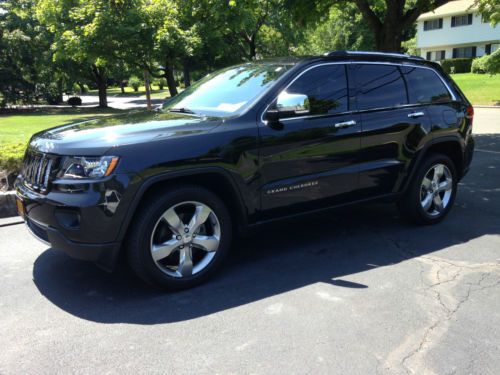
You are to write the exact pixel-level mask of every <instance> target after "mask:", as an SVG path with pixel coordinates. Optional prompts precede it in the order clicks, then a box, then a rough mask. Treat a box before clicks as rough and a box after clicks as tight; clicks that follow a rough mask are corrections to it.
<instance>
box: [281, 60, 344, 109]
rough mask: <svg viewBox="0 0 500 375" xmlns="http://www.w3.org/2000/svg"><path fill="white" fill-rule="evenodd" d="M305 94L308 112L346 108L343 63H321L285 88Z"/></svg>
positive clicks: (288, 90) (292, 92)
mask: <svg viewBox="0 0 500 375" xmlns="http://www.w3.org/2000/svg"><path fill="white" fill-rule="evenodd" d="M286 91H287V92H288V93H289V94H303V95H307V97H308V99H309V106H310V114H311V115H321V114H327V113H340V112H345V111H347V110H348V96H347V78H346V71H345V66H344V65H323V66H318V67H317V68H313V69H311V70H308V71H307V72H305V73H304V74H303V75H301V76H300V77H299V78H298V79H297V80H296V81H295V82H294V83H292V84H291V85H290V87H288V88H287V90H286Z"/></svg>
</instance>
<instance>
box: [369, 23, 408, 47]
mask: <svg viewBox="0 0 500 375" xmlns="http://www.w3.org/2000/svg"><path fill="white" fill-rule="evenodd" d="M402 35H403V30H401V28H399V27H397V26H391V25H389V24H387V23H385V24H384V25H383V26H382V27H381V28H380V29H379V31H378V32H376V33H375V48H376V50H377V51H382V52H401V39H402Z"/></svg>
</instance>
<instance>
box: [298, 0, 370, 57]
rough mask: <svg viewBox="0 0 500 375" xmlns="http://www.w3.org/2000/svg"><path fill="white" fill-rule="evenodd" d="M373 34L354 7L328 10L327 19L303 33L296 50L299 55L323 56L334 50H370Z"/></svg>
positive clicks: (349, 5)
mask: <svg viewBox="0 0 500 375" xmlns="http://www.w3.org/2000/svg"><path fill="white" fill-rule="evenodd" d="M373 46H374V40H373V33H372V32H371V31H370V30H369V29H368V27H367V26H366V23H365V22H364V21H363V17H362V16H361V14H359V12H358V11H357V8H356V6H355V5H352V4H346V5H345V6H344V7H343V8H342V9H340V8H337V7H332V8H330V10H329V12H328V15H327V17H326V18H325V19H324V20H323V22H321V23H319V24H318V25H314V24H313V25H312V27H311V26H310V27H309V28H308V30H307V31H306V32H305V40H304V42H303V43H301V45H300V46H299V47H298V48H297V54H299V55H311V54H313V55H315V54H323V53H325V52H327V51H335V50H372V49H373Z"/></svg>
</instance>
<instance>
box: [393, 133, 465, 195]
mask: <svg viewBox="0 0 500 375" xmlns="http://www.w3.org/2000/svg"><path fill="white" fill-rule="evenodd" d="M433 152H435V153H441V154H444V155H446V156H448V157H449V158H450V159H451V160H452V161H453V163H454V164H455V167H456V171H457V174H458V180H460V179H461V178H462V177H463V171H464V145H463V140H462V139H461V138H460V137H459V136H446V137H440V138H435V139H433V140H432V142H430V143H429V144H428V145H426V146H425V147H424V148H422V149H421V150H420V151H419V152H418V154H417V156H416V157H415V159H414V160H415V161H414V163H413V166H411V167H410V174H409V176H408V178H407V179H406V181H405V183H404V185H403V189H402V191H403V192H404V191H406V190H407V188H408V186H409V185H410V183H411V181H412V179H413V177H414V176H415V173H416V172H417V170H418V168H419V167H420V165H421V164H422V162H423V160H424V159H425V158H426V157H427V155H429V154H430V153H433Z"/></svg>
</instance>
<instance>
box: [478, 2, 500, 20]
mask: <svg viewBox="0 0 500 375" xmlns="http://www.w3.org/2000/svg"><path fill="white" fill-rule="evenodd" d="M475 4H477V6H478V9H479V12H480V13H481V14H482V16H483V20H484V21H485V22H489V23H490V24H491V26H496V25H497V24H498V23H500V3H499V2H498V0H476V1H475Z"/></svg>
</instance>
